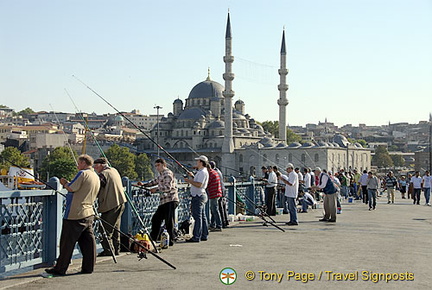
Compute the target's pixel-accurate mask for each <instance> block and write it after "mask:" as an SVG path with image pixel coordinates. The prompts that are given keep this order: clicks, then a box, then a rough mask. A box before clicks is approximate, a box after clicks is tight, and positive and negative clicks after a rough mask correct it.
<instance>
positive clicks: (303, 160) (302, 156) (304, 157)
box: [301, 153, 306, 162]
mask: <svg viewBox="0 0 432 290" xmlns="http://www.w3.org/2000/svg"><path fill="white" fill-rule="evenodd" d="M301 161H302V162H305V161H306V154H304V153H303V154H302V155H301Z"/></svg>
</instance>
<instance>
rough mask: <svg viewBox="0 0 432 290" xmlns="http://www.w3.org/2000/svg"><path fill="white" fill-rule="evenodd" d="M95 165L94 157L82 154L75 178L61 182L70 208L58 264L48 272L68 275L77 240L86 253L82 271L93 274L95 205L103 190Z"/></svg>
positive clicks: (66, 212) (62, 235)
mask: <svg viewBox="0 0 432 290" xmlns="http://www.w3.org/2000/svg"><path fill="white" fill-rule="evenodd" d="M92 165H93V158H92V157H90V156H89V155H86V154H83V155H80V156H79V157H78V164H77V168H78V170H79V171H78V173H77V175H76V176H75V177H74V179H72V181H70V182H69V181H68V180H66V179H64V178H61V179H60V183H61V184H62V185H63V187H64V188H66V189H67V191H68V193H67V195H66V209H65V212H64V217H63V225H62V231H61V236H60V255H59V257H58V258H57V263H56V265H55V266H54V267H52V268H48V269H45V272H47V273H48V274H53V275H60V276H63V275H65V274H66V271H67V268H68V267H69V264H70V261H71V258H72V253H73V251H74V249H75V244H76V243H77V242H78V245H79V247H80V250H81V253H82V256H83V258H82V266H81V273H82V274H90V273H93V269H94V265H95V261H96V241H95V237H94V233H93V221H94V216H95V212H94V210H93V204H94V202H95V200H96V197H97V195H98V192H99V188H100V180H99V177H98V175H97V174H96V173H95V171H94V170H93V168H92Z"/></svg>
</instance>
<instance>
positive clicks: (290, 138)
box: [286, 128, 302, 144]
mask: <svg viewBox="0 0 432 290" xmlns="http://www.w3.org/2000/svg"><path fill="white" fill-rule="evenodd" d="M286 134H287V140H286V142H287V144H290V143H293V142H301V141H302V137H301V136H300V135H297V134H296V133H294V131H293V130H291V129H290V128H287V133H286Z"/></svg>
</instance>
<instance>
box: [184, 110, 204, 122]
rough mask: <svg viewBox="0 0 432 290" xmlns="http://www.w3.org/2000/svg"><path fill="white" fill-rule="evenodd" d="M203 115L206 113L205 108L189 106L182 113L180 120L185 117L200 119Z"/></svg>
mask: <svg viewBox="0 0 432 290" xmlns="http://www.w3.org/2000/svg"><path fill="white" fill-rule="evenodd" d="M202 115H205V112H204V110H203V109H201V108H196V107H194V108H188V109H186V110H184V111H183V112H182V113H181V114H180V116H179V120H182V119H183V120H184V119H192V120H199V119H200V118H201V116H202Z"/></svg>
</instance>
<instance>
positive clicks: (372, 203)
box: [368, 189, 377, 209]
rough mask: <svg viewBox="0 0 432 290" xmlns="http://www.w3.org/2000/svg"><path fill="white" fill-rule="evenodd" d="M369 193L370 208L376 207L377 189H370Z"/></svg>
mask: <svg viewBox="0 0 432 290" xmlns="http://www.w3.org/2000/svg"><path fill="white" fill-rule="evenodd" d="M368 195H369V208H374V209H375V207H376V196H377V190H376V189H368Z"/></svg>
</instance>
